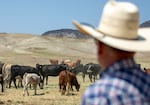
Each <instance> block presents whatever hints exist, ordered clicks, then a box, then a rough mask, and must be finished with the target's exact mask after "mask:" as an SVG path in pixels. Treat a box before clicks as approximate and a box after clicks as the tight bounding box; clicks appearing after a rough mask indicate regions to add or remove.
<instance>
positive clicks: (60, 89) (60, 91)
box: [59, 83, 61, 92]
mask: <svg viewBox="0 0 150 105" xmlns="http://www.w3.org/2000/svg"><path fill="white" fill-rule="evenodd" d="M59 92H61V84H60V83H59Z"/></svg>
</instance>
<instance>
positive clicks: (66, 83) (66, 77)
mask: <svg viewBox="0 0 150 105" xmlns="http://www.w3.org/2000/svg"><path fill="white" fill-rule="evenodd" d="M72 86H75V87H76V90H77V91H79V89H80V84H79V83H78V81H77V78H76V75H75V74H73V73H71V72H69V71H67V70H65V71H61V72H60V74H59V89H60V92H61V95H64V94H65V92H66V88H67V95H69V91H70V90H72V91H73V88H72Z"/></svg>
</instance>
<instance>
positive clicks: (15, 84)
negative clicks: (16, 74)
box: [13, 79, 17, 89]
mask: <svg viewBox="0 0 150 105" xmlns="http://www.w3.org/2000/svg"><path fill="white" fill-rule="evenodd" d="M13 82H14V85H15V88H16V89H17V85H16V79H14V80H13Z"/></svg>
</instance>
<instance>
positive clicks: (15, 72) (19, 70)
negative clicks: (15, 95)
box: [9, 65, 40, 88]
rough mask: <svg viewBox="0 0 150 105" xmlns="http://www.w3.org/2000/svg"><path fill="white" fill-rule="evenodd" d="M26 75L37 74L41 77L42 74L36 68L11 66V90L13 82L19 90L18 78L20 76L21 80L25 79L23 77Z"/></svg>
mask: <svg viewBox="0 0 150 105" xmlns="http://www.w3.org/2000/svg"><path fill="white" fill-rule="evenodd" d="M25 73H36V74H38V75H39V76H40V72H39V71H38V70H37V69H36V68H35V67H32V66H22V65H12V66H11V80H10V83H9V88H10V87H11V82H12V81H13V82H14V85H15V87H16V88H17V86H16V77H17V76H20V77H21V78H23V75H24V74H25ZM21 86H22V85H21ZM22 87H23V86H22Z"/></svg>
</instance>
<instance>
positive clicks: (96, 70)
mask: <svg viewBox="0 0 150 105" xmlns="http://www.w3.org/2000/svg"><path fill="white" fill-rule="evenodd" d="M101 73H102V69H101V67H100V65H99V64H95V63H88V64H86V65H84V69H83V72H82V77H83V82H85V75H86V74H88V75H89V79H90V81H91V82H93V80H94V82H95V80H96V79H97V75H98V74H99V75H100V74H101Z"/></svg>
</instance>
